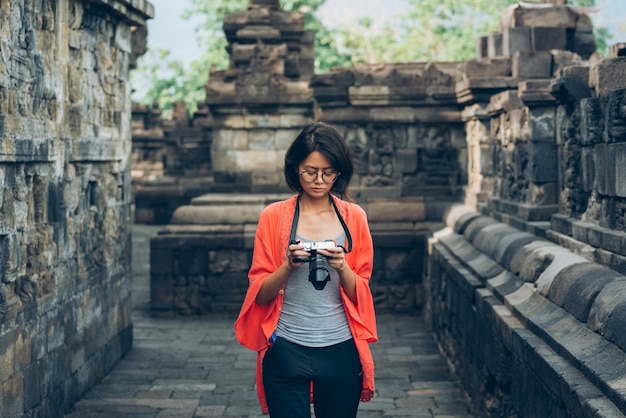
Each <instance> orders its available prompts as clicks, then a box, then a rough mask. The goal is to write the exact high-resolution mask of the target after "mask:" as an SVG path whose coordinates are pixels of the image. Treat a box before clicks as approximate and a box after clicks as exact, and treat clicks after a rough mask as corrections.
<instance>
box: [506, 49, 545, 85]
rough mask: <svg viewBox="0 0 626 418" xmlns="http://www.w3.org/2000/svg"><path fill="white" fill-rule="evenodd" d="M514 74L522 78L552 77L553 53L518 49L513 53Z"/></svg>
mask: <svg viewBox="0 0 626 418" xmlns="http://www.w3.org/2000/svg"><path fill="white" fill-rule="evenodd" d="M512 74H513V77H514V78H521V79H528V78H550V77H551V76H552V54H551V53H550V52H548V51H528V52H524V51H517V52H515V53H514V54H513V64H512Z"/></svg>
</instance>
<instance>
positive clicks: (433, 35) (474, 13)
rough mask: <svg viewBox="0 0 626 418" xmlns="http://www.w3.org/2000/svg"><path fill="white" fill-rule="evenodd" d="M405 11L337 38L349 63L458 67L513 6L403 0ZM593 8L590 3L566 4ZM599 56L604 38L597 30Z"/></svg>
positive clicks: (474, 0)
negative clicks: (450, 63)
mask: <svg viewBox="0 0 626 418" xmlns="http://www.w3.org/2000/svg"><path fill="white" fill-rule="evenodd" d="M406 2H407V4H408V11H407V12H406V13H405V14H403V15H399V16H396V17H394V18H393V19H392V20H391V21H389V22H386V23H385V24H384V25H383V27H382V28H381V29H379V30H375V29H374V28H373V25H372V21H371V20H370V19H361V20H358V21H357V22H356V24H355V27H353V28H347V29H345V30H342V31H340V32H339V33H338V35H339V45H340V47H341V48H342V51H344V52H345V53H347V54H348V55H350V56H351V57H352V60H353V61H354V62H368V63H373V62H415V61H422V62H423V61H462V60H467V59H470V58H474V57H475V56H476V42H477V39H478V38H479V37H480V36H484V35H488V34H489V33H491V32H494V31H497V30H498V28H499V23H500V16H501V14H502V12H503V11H504V10H505V9H506V8H508V7H509V6H511V5H513V4H516V3H518V1H517V0H406ZM568 3H569V4H571V5H578V6H585V7H592V6H594V5H595V3H596V1H595V0H574V1H572V0H570V1H569V2H568ZM596 39H597V42H598V50H600V51H604V50H605V49H606V44H607V39H608V32H607V31H606V29H604V28H596Z"/></svg>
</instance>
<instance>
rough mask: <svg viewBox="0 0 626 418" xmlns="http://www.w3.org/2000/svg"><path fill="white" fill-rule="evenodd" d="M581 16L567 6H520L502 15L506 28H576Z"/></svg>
mask: <svg viewBox="0 0 626 418" xmlns="http://www.w3.org/2000/svg"><path fill="white" fill-rule="evenodd" d="M579 17H580V14H579V13H575V12H574V11H573V10H571V9H570V8H568V7H567V6H553V7H523V6H520V5H518V6H517V7H514V8H512V9H509V10H507V12H506V13H505V14H503V15H502V24H503V26H504V27H521V26H523V27H561V28H575V27H576V24H577V21H578V20H579Z"/></svg>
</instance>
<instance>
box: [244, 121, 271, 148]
mask: <svg viewBox="0 0 626 418" xmlns="http://www.w3.org/2000/svg"><path fill="white" fill-rule="evenodd" d="M276 119H277V118H276ZM266 120H267V119H266ZM275 138H276V131H275V130H273V129H252V130H251V131H250V132H249V133H248V145H249V149H250V150H255V151H268V150H275V149H276V145H275Z"/></svg>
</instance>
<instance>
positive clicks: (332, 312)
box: [276, 233, 352, 347]
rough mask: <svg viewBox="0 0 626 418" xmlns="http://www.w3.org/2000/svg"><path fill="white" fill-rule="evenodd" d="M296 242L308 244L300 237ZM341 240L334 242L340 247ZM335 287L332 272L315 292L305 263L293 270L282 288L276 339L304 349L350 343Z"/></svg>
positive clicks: (336, 287) (334, 271) (343, 241)
mask: <svg viewBox="0 0 626 418" xmlns="http://www.w3.org/2000/svg"><path fill="white" fill-rule="evenodd" d="M296 239H298V240H300V241H302V242H309V240H307V239H306V238H304V237H300V236H297V238H296ZM345 240H346V236H345V233H342V234H341V235H340V236H339V237H338V238H337V239H336V240H335V241H336V242H337V245H344V243H345ZM339 286H340V283H339V274H338V273H337V271H336V270H335V269H333V268H330V281H329V282H328V283H326V286H325V287H324V289H322V290H316V289H315V288H314V287H313V284H311V282H310V281H309V263H304V264H303V265H302V266H300V267H299V268H298V269H296V270H295V271H294V272H293V273H292V274H291V277H289V280H287V283H286V284H285V295H284V301H283V309H282V311H281V313H280V317H279V319H278V325H277V326H276V335H278V336H279V337H282V338H284V339H286V340H288V341H291V342H293V343H296V344H300V345H303V346H306V347H327V346H330V345H334V344H338V343H341V342H344V341H347V340H349V339H351V338H352V334H351V333H350V327H349V326H348V320H347V319H346V312H345V309H344V307H343V302H342V301H341V293H340V290H339Z"/></svg>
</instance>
